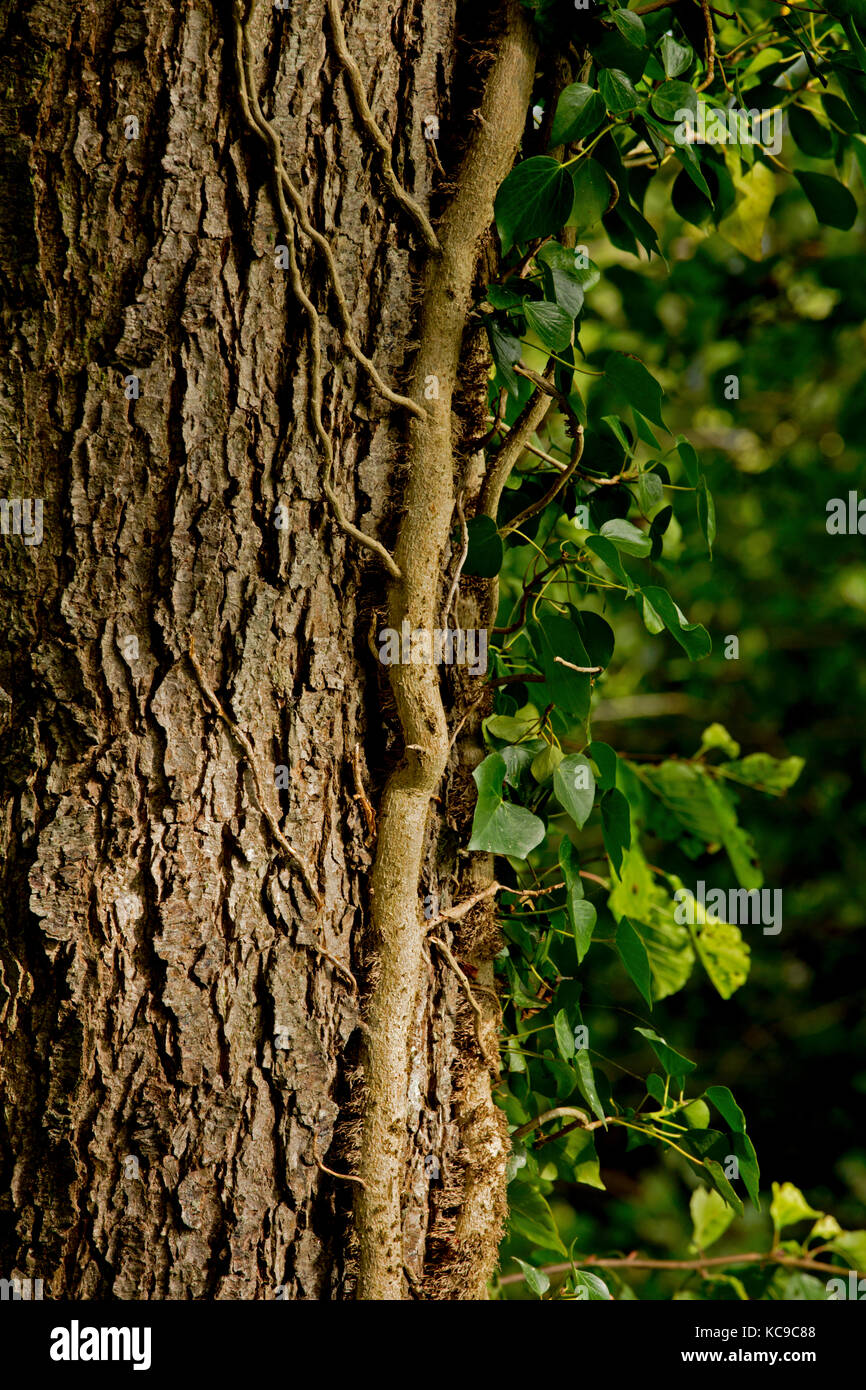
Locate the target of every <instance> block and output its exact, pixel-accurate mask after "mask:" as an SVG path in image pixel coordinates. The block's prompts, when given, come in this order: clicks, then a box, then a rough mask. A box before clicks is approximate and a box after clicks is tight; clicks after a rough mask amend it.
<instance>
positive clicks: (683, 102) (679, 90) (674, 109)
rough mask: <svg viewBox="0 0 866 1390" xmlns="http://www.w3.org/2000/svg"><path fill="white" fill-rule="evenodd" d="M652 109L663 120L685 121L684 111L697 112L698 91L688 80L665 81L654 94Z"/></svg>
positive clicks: (693, 113)
mask: <svg viewBox="0 0 866 1390" xmlns="http://www.w3.org/2000/svg"><path fill="white" fill-rule="evenodd" d="M652 109H653V111H654V112H655V113H656V115H657V116H658V117H659V118H660V119H661V120H663V121H684V120H685V119H686V117H685V116H684V115H683V112H684V111H689V112H691V114H692V115H693V116H694V115H696V114H697V109H698V96H697V92H696V91H695V89H694V87H690V86H689V84H688V82H677V81H669V82H663V83H662V84H661V86H660V87H657V88H656V90H655V91H654V92H653V94H652Z"/></svg>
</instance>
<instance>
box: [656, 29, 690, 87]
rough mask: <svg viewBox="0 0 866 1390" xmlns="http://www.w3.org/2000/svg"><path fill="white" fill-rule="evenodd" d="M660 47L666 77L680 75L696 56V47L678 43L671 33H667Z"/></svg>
mask: <svg viewBox="0 0 866 1390" xmlns="http://www.w3.org/2000/svg"><path fill="white" fill-rule="evenodd" d="M659 49H660V52H661V59H662V65H663V67H664V70H665V77H680V76H681V74H682V73H684V72H685V71H686V69H687V68H688V67H689V65H690V63H691V62H692V60H693V59H694V56H695V52H694V49H693V48H692V47H691V45H690V44H687V43H685V44H683V43H678V42H677V40H676V39H675V38H674V37H673V35H671V34H665V36H664V38H663V39H662V41H661V44H660V45H659Z"/></svg>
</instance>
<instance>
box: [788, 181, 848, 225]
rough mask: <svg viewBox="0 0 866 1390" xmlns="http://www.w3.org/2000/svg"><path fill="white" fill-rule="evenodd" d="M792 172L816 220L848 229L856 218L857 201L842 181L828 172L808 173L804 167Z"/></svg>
mask: <svg viewBox="0 0 866 1390" xmlns="http://www.w3.org/2000/svg"><path fill="white" fill-rule="evenodd" d="M794 174H795V176H796V177H797V179H798V180H799V183H800V187H801V188H802V190H803V192H804V193H805V195H806V197H807V198H808V199H809V202H810V203H811V204H812V207H813V208H814V210H815V216H816V217H817V218H818V221H819V222H821V223H823V225H824V226H825V227H837V228H839V230H840V231H843V232H847V231H850V229H851V228H852V227H853V226H854V223H855V222H856V220H857V203H856V201H855V199H854V196H853V194H852V193H851V192H850V190H849V189H847V188H846V187H845V185H844V183H840V182H839V180H838V179H834V178H832V177H831V176H830V175H829V174H810V173H807V172H806V170H805V169H795V170H794Z"/></svg>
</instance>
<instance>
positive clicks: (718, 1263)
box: [499, 1250, 866, 1285]
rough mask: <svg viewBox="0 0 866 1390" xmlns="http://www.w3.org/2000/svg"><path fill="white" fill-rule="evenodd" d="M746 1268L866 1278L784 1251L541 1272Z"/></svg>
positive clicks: (616, 1261)
mask: <svg viewBox="0 0 866 1390" xmlns="http://www.w3.org/2000/svg"><path fill="white" fill-rule="evenodd" d="M746 1264H775V1265H784V1266H785V1268H786V1269H810V1270H815V1271H816V1272H817V1273H819V1274H835V1275H836V1276H837V1278H838V1277H841V1276H842V1275H844V1274H852V1273H853V1274H855V1275H856V1276H857V1278H858V1279H862V1278H866V1275H863V1274H862V1273H861V1272H860V1271H859V1270H847V1269H845V1267H844V1266H842V1265H829V1264H822V1263H821V1261H819V1260H809V1259H806V1258H805V1257H802V1258H801V1257H800V1256H799V1255H787V1254H785V1253H784V1252H782V1251H778V1252H777V1251H774V1250H770V1251H768V1252H767V1253H766V1254H763V1253H760V1252H753V1251H750V1252H749V1253H748V1254H745V1255H712V1256H709V1257H707V1256H705V1257H704V1258H703V1259H696V1260H653V1259H648V1258H646V1259H645V1258H644V1257H643V1256H639V1255H625V1256H622V1257H614V1258H611V1259H605V1258H604V1257H603V1256H598V1255H587V1256H585V1257H577V1258H575V1260H574V1261H573V1262H572V1261H571V1260H569V1261H566V1262H561V1263H559V1264H555V1265H543V1266H541V1272H542V1273H543V1274H548V1275H556V1274H571V1272H572V1270H573V1269H575V1268H580V1269H586V1268H587V1267H590V1266H597V1267H598V1268H599V1269H690V1270H697V1271H700V1270H704V1269H722V1268H724V1267H726V1266H736V1265H746ZM525 1278H526V1275H525V1274H506V1275H505V1276H504V1277H503V1278H501V1279H500V1280H499V1283H500V1285H503V1284H522V1283H523V1281H524V1279H525Z"/></svg>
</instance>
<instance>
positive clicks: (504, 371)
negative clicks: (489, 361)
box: [487, 319, 523, 396]
mask: <svg viewBox="0 0 866 1390" xmlns="http://www.w3.org/2000/svg"><path fill="white" fill-rule="evenodd" d="M487 336H488V338H489V340H490V355H491V357H492V358H493V361H494V364H495V365H496V367H497V368H498V370H499V372H500V375H501V377H502V380H503V382H504V384H505V385H506V386H507V388H508V390H509V391H510V392H511V394H512V396H517V395H518V394H519V392H520V382H519V380H518V378H517V373H516V372H515V370H514V367H515V364H516V363H517V362H519V361H520V356H521V353H522V351H523V349H522V347H521V345H520V339H519V338H518V337H517V336H516V335H515V334H514V333H511V332H509V331H508V329H507V328H503V327H502V325H501V324H499V323H497V321H496V320H495V319H489V320H488V321H487Z"/></svg>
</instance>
